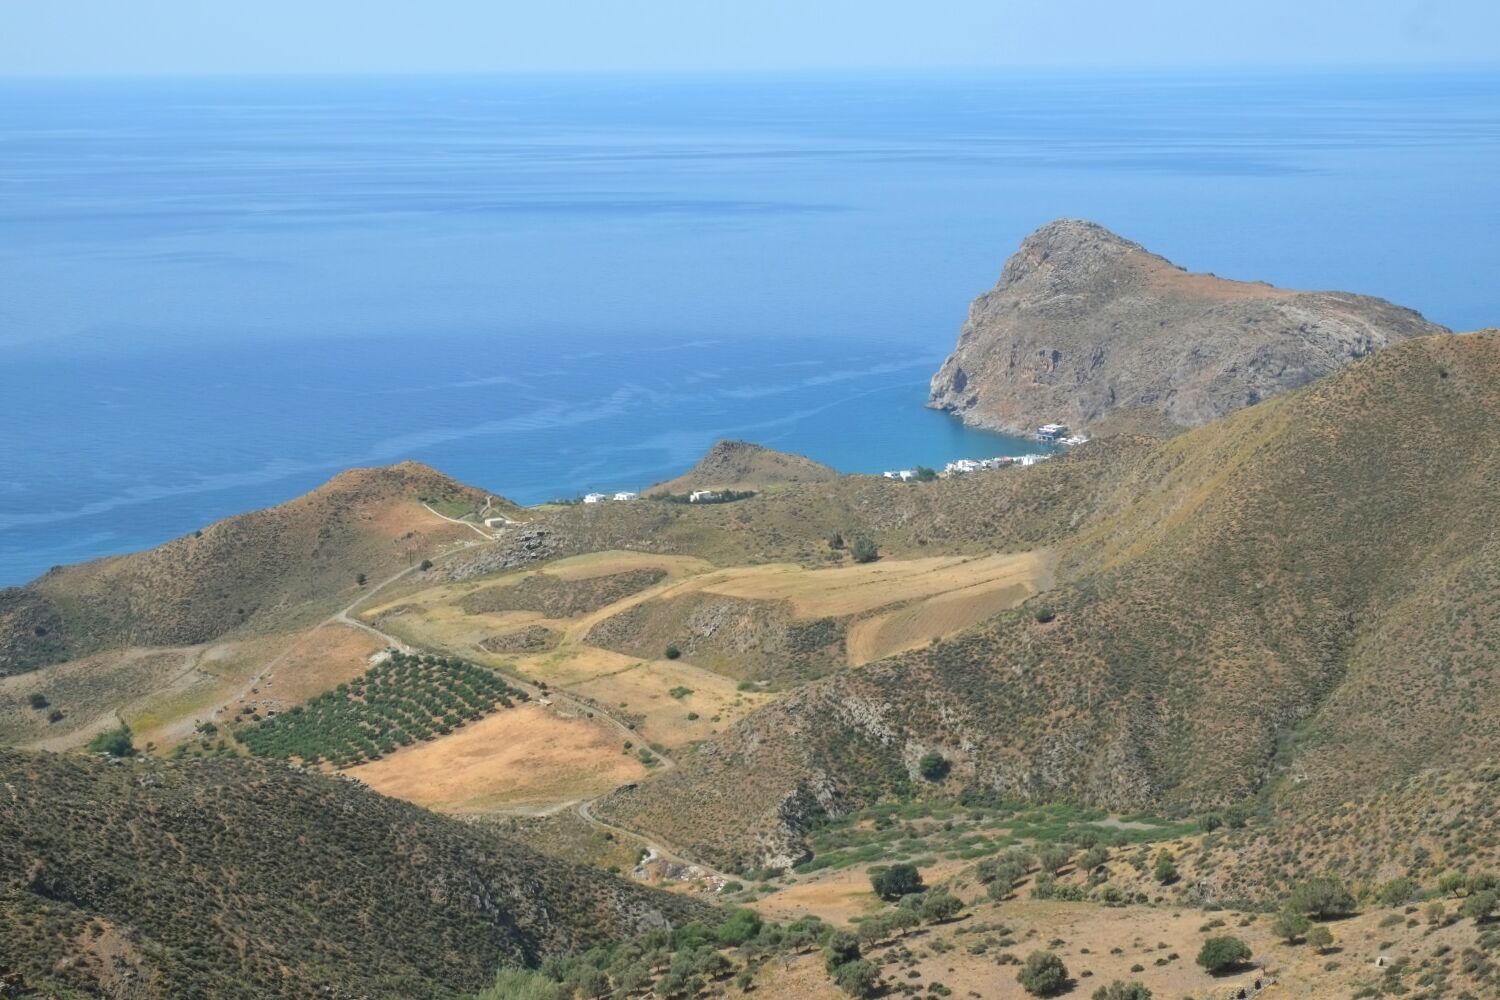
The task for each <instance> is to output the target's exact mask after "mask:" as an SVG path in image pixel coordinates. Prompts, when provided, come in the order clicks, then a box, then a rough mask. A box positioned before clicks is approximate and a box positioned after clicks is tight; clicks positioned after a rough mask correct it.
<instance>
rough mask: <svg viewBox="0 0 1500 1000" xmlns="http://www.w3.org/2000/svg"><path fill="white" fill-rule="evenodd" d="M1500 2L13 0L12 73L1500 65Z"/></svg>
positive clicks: (1, 35) (4, 15) (3, 12)
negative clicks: (251, 0) (249, 0)
mask: <svg viewBox="0 0 1500 1000" xmlns="http://www.w3.org/2000/svg"><path fill="white" fill-rule="evenodd" d="M1497 53H1500V3H1496V2H1495V0H1363V2H1360V3H1355V2H1352V0H1256V2H1254V3H1250V2H1243V0H1225V2H1221V3H1217V4H1215V3H1205V2H1203V0H1142V2H1140V3H1135V4H1122V3H1120V2H1119V0H1063V2H1056V3H1051V4H1034V3H1024V4H1023V3H1019V2H1015V0H943V2H941V3H937V4H933V3H926V4H918V3H914V2H911V0H812V2H809V0H757V2H756V3H754V4H751V3H748V2H745V0H738V2H707V0H634V2H629V3H627V2H621V0H569V2H567V3H557V4H518V3H506V2H495V0H424V2H422V3H415V2H413V0H312V2H310V0H259V2H257V3H255V4H243V5H234V6H231V5H228V4H220V3H204V2H203V0H132V2H130V3H121V2H119V0H7V2H5V3H3V4H0V75H5V76H116V75H120V76H176V75H202V74H302V73H334V74H361V73H494V72H620V71H645V72H689V71H704V70H719V71H798V70H858V69H869V70H882V69H883V70H897V71H910V70H931V71H942V70H976V69H977V70H1007V69H1027V70H1046V69H1057V70H1076V69H1086V68H1098V69H1128V70H1152V69H1174V68H1197V69H1203V68H1210V67H1212V68H1251V67H1276V68H1289V67H1306V68H1314V67H1353V66H1375V67H1395V66H1401V67H1416V66H1421V67H1433V66H1445V65H1454V66H1462V65H1466V66H1473V65H1494V64H1495V63H1496V62H1497V61H1500V55H1497Z"/></svg>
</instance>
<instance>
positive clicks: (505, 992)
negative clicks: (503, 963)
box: [475, 969, 567, 1000]
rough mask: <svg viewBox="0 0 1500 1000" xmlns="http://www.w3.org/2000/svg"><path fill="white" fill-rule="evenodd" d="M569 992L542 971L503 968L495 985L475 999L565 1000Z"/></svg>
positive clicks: (496, 977) (496, 975)
mask: <svg viewBox="0 0 1500 1000" xmlns="http://www.w3.org/2000/svg"><path fill="white" fill-rule="evenodd" d="M566 996H567V993H565V992H564V991H563V986H562V984H561V983H555V982H553V981H552V980H551V979H548V978H547V977H546V976H544V975H542V974H541V973H540V972H532V971H530V970H529V969H501V970H500V971H499V972H498V973H496V974H495V985H494V986H492V987H490V988H489V989H487V990H485V991H484V992H483V993H480V994H479V995H478V996H476V997H475V1000H563V998H564V997H566Z"/></svg>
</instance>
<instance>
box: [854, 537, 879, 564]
mask: <svg viewBox="0 0 1500 1000" xmlns="http://www.w3.org/2000/svg"><path fill="white" fill-rule="evenodd" d="M849 554H850V555H851V556H853V557H854V561H855V562H857V563H870V562H874V561H875V560H876V559H879V558H880V548H879V546H877V545H876V544H875V543H874V542H872V541H870V539H868V538H865V537H864V536H860V537H859V538H856V539H855V540H854V544H852V545H850V546H849Z"/></svg>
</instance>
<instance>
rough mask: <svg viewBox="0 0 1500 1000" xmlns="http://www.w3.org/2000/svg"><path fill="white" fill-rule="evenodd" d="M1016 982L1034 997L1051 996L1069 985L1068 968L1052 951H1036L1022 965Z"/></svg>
mask: <svg viewBox="0 0 1500 1000" xmlns="http://www.w3.org/2000/svg"><path fill="white" fill-rule="evenodd" d="M1016 982H1018V983H1020V984H1021V988H1022V989H1024V990H1025V991H1026V992H1027V993H1030V994H1031V995H1033V996H1039V997H1045V996H1051V995H1052V994H1054V993H1058V992H1061V991H1062V989H1063V988H1064V987H1066V986H1067V985H1068V967H1067V966H1066V965H1063V960H1062V959H1060V958H1058V957H1057V956H1056V955H1054V954H1053V953H1052V952H1050V951H1034V952H1032V953H1031V954H1030V955H1027V956H1026V961H1025V962H1023V963H1022V964H1021V971H1020V972H1018V973H1016Z"/></svg>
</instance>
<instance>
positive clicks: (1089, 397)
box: [930, 219, 1447, 431]
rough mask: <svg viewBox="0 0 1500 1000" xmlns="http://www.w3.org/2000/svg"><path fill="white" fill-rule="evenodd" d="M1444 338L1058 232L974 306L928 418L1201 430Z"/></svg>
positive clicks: (1419, 322)
mask: <svg viewBox="0 0 1500 1000" xmlns="http://www.w3.org/2000/svg"><path fill="white" fill-rule="evenodd" d="M1445 332H1447V331H1446V330H1444V328H1443V327H1440V326H1438V325H1436V324H1434V323H1429V322H1427V321H1426V320H1424V319H1423V318H1422V317H1421V316H1420V315H1418V314H1417V313H1415V312H1413V311H1411V310H1410V309H1403V308H1401V307H1399V306H1394V305H1392V304H1390V303H1389V302H1385V301H1383V300H1381V299H1376V298H1370V297H1368V296H1364V295H1350V294H1346V293H1343V292H1294V291H1288V290H1285V289H1281V288H1275V287H1272V286H1271V285H1266V284H1261V283H1252V282H1242V281H1228V280H1225V279H1223V278H1219V277H1215V276H1214V275H1211V274H1194V273H1190V272H1188V271H1185V270H1183V269H1182V268H1180V267H1177V266H1176V265H1174V264H1173V263H1172V262H1171V261H1168V260H1166V259H1165V258H1162V257H1159V256H1157V255H1156V254H1153V253H1150V252H1149V251H1147V250H1146V249H1145V248H1144V247H1142V246H1140V245H1139V244H1136V243H1132V242H1131V241H1129V240H1126V239H1124V238H1122V237H1120V236H1117V235H1115V234H1114V233H1112V232H1110V231H1109V230H1107V229H1105V228H1103V227H1102V226H1099V225H1096V224H1095V223H1092V222H1084V221H1081V220H1077V219H1063V220H1060V221H1057V222H1053V223H1050V224H1048V225H1046V226H1043V227H1042V228H1041V229H1038V230H1037V231H1036V232H1034V233H1032V234H1031V235H1030V236H1028V237H1027V238H1026V239H1025V241H1023V242H1022V244H1021V247H1020V249H1019V250H1018V251H1017V252H1016V254H1015V255H1014V256H1012V257H1011V258H1010V260H1009V261H1007V262H1006V264H1005V269H1004V271H1003V272H1002V273H1001V275H1000V282H999V284H997V285H996V286H995V287H994V289H992V290H991V291H989V292H986V293H985V294H983V295H981V296H980V297H979V298H977V299H975V300H974V303H973V305H972V306H971V307H970V309H969V317H968V319H967V321H966V322H965V323H964V326H963V330H962V331H961V332H960V334H959V338H958V347H957V348H956V349H955V350H954V352H953V354H952V355H951V356H950V357H949V358H948V360H947V361H946V362H944V364H943V366H942V368H941V369H940V370H939V371H938V373H937V374H936V375H934V376H933V379H932V395H931V402H930V405H932V406H935V407H939V408H941V409H945V410H950V411H952V412H954V413H956V414H958V415H959V416H961V417H962V418H963V419H964V421H965V422H967V423H971V424H975V425H978V426H984V427H994V428H1001V429H1005V430H1010V431H1029V430H1032V429H1034V428H1035V427H1036V426H1037V425H1039V424H1042V423H1050V422H1054V421H1055V422H1062V423H1066V424H1068V425H1069V426H1070V427H1073V428H1082V429H1092V430H1095V431H1098V430H1107V429H1109V428H1110V427H1111V426H1112V425H1123V426H1135V425H1140V424H1142V423H1145V424H1148V425H1159V424H1163V423H1164V424H1166V425H1168V426H1172V425H1175V426H1177V427H1192V426H1197V425H1199V424H1202V423H1205V422H1207V421H1209V420H1214V419H1217V418H1219V417H1222V416H1224V415H1225V414H1227V413H1229V412H1231V411H1233V410H1236V409H1239V408H1240V407H1243V406H1249V405H1252V404H1254V403H1257V402H1259V401H1260V400H1263V399H1266V398H1268V397H1270V396H1274V395H1276V394H1277V393H1280V392H1284V391H1286V390H1288V389H1294V388H1296V387H1298V386H1301V385H1305V384H1307V383H1308V382H1311V381H1313V380H1314V379H1317V378H1320V377H1322V376H1324V375H1327V374H1329V373H1331V372H1333V371H1335V370H1337V369H1338V368H1340V367H1342V366H1343V365H1345V364H1348V363H1349V362H1351V361H1354V360H1356V359H1358V358H1361V357H1364V356H1365V355H1367V354H1370V353H1372V352H1374V351H1378V350H1380V349H1381V348H1384V347H1386V346H1388V345H1390V344H1394V343H1398V342H1400V341H1402V340H1406V339H1408V338H1410V337H1416V336H1426V335H1431V334H1437V333H1445Z"/></svg>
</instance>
